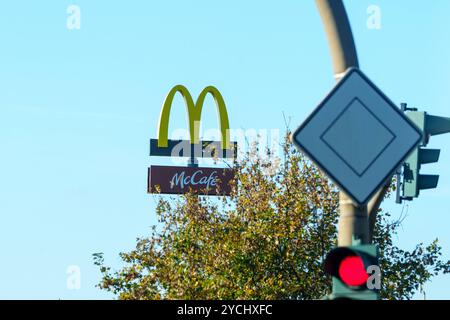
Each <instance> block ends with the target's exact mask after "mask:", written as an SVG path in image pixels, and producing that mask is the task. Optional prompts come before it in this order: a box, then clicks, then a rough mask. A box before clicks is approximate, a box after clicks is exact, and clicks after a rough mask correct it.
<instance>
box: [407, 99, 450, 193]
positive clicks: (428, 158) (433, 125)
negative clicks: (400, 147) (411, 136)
mask: <svg viewBox="0 0 450 320" xmlns="http://www.w3.org/2000/svg"><path fill="white" fill-rule="evenodd" d="M405 109H406V110H405ZM403 110H404V111H406V115H407V116H408V118H409V119H410V120H411V121H412V122H414V123H415V124H416V125H417V127H418V128H419V129H420V130H421V131H422V135H423V136H422V141H421V143H420V145H419V147H418V148H417V149H416V150H414V151H413V152H412V153H411V154H410V155H409V157H408V158H407V159H406V161H405V163H404V165H403V182H402V198H401V199H403V200H412V199H413V198H417V197H418V196H419V194H420V190H425V189H434V188H436V187H437V185H438V182H439V175H436V174H421V173H420V170H421V168H422V165H423V164H427V163H435V162H438V161H439V155H440V150H439V149H425V148H424V147H425V146H426V145H427V144H428V142H429V139H430V137H431V136H434V135H438V134H443V133H447V132H450V118H445V117H437V116H432V115H429V114H427V113H426V112H420V111H417V110H416V109H412V110H411V109H409V110H410V111H408V109H407V108H406V107H405V106H403Z"/></svg>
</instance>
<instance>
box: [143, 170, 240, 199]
mask: <svg viewBox="0 0 450 320" xmlns="http://www.w3.org/2000/svg"><path fill="white" fill-rule="evenodd" d="M233 178H234V170H233V169H226V168H202V167H197V168H193V167H172V166H170V167H169V166H151V167H150V168H148V193H163V194H183V193H188V192H189V191H194V192H196V193H198V194H202V195H230V193H231V185H230V182H231V181H232V180H233Z"/></svg>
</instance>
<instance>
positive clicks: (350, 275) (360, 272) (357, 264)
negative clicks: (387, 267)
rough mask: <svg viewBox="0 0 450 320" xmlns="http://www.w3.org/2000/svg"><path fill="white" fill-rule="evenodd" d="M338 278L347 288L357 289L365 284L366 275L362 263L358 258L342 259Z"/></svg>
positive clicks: (367, 276)
mask: <svg viewBox="0 0 450 320" xmlns="http://www.w3.org/2000/svg"><path fill="white" fill-rule="evenodd" d="M339 277H340V278H341V280H342V282H344V283H345V284H346V285H348V286H352V287H358V286H362V285H363V284H365V283H366V282H367V279H368V278H369V275H368V274H367V272H366V270H365V268H364V263H363V261H362V259H361V258H360V257H357V256H351V257H346V258H344V259H343V260H342V261H341V263H340V265H339Z"/></svg>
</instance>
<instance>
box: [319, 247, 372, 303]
mask: <svg viewBox="0 0 450 320" xmlns="http://www.w3.org/2000/svg"><path fill="white" fill-rule="evenodd" d="M325 272H326V273H328V274H329V275H331V276H332V281H333V291H332V293H331V295H330V296H328V299H332V300H344V299H351V300H378V299H379V289H380V285H381V274H380V269H379V266H378V247H377V246H376V245H356V246H350V247H337V248H335V249H333V250H331V251H330V253H329V254H328V255H327V257H326V259H325Z"/></svg>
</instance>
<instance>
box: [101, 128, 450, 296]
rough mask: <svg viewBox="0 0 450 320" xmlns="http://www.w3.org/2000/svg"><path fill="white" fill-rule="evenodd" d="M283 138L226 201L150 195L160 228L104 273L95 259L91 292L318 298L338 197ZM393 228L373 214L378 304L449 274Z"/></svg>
mask: <svg viewBox="0 0 450 320" xmlns="http://www.w3.org/2000/svg"><path fill="white" fill-rule="evenodd" d="M288 136H289V135H287V136H286V139H285V141H284V143H283V148H282V149H283V159H278V161H274V159H273V157H270V150H265V151H266V152H267V154H268V155H269V157H265V158H262V157H258V156H255V151H259V150H258V146H257V145H256V146H254V148H252V149H253V150H252V151H250V152H247V153H246V154H245V156H244V157H243V159H242V160H241V161H239V163H237V164H235V165H234V166H235V169H236V179H235V182H234V184H235V185H234V188H233V189H234V191H233V193H232V195H231V196H230V197H222V198H220V199H217V198H208V197H202V196H200V197H199V196H196V195H195V194H186V195H183V196H180V197H176V198H175V197H171V198H167V196H158V197H159V202H158V205H157V207H156V214H157V216H158V218H159V224H158V225H157V226H153V227H152V233H151V235H150V237H147V238H141V239H138V241H137V244H136V248H135V249H134V250H133V251H131V252H128V253H121V254H120V256H121V258H122V260H123V261H124V263H125V266H124V267H123V269H121V270H119V271H112V270H111V268H110V267H108V266H106V265H105V262H104V258H103V254H101V253H96V254H94V260H95V264H96V265H98V266H99V268H100V271H101V273H102V279H101V281H100V283H99V284H98V287H99V288H101V289H104V290H107V291H110V292H112V293H114V294H115V295H117V297H118V298H119V299H320V298H321V297H323V296H324V295H326V294H328V293H330V290H331V279H330V277H329V276H327V275H326V274H325V273H324V271H323V261H324V258H325V256H326V254H327V252H329V251H330V249H331V248H332V247H333V246H335V245H336V242H337V230H336V223H337V220H338V192H337V189H336V188H335V186H334V185H333V184H332V183H331V182H330V181H329V180H328V179H327V178H326V177H325V176H324V175H323V174H322V173H321V172H320V171H319V170H318V169H317V168H316V167H315V166H314V165H313V164H312V163H311V162H310V161H308V160H307V159H305V157H304V156H303V155H302V154H301V153H299V152H298V151H297V150H296V149H295V148H294V147H293V146H292V144H291V142H290V140H289V139H288ZM399 225H400V222H399V221H392V219H391V218H390V216H389V214H388V213H385V212H383V211H381V210H380V212H379V215H378V218H377V223H376V230H375V234H374V242H375V243H377V244H379V246H380V249H381V255H382V257H381V262H380V266H381V270H382V273H383V284H382V289H381V296H382V298H384V299H409V298H411V297H412V296H413V295H414V293H415V292H417V291H418V290H419V289H420V288H421V286H422V285H423V284H424V283H426V282H427V281H429V280H430V279H431V278H432V277H433V276H435V275H437V274H439V273H441V272H442V273H449V272H450V262H449V261H447V262H445V261H442V260H441V259H440V255H441V248H440V247H439V246H438V242H437V240H436V241H435V242H433V243H432V244H430V245H428V246H424V245H423V244H418V245H417V246H416V248H415V249H414V250H413V251H411V252H409V251H404V250H401V249H400V248H398V247H396V246H395V244H394V243H393V237H394V236H395V234H396V232H397V230H398V227H399Z"/></svg>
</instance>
